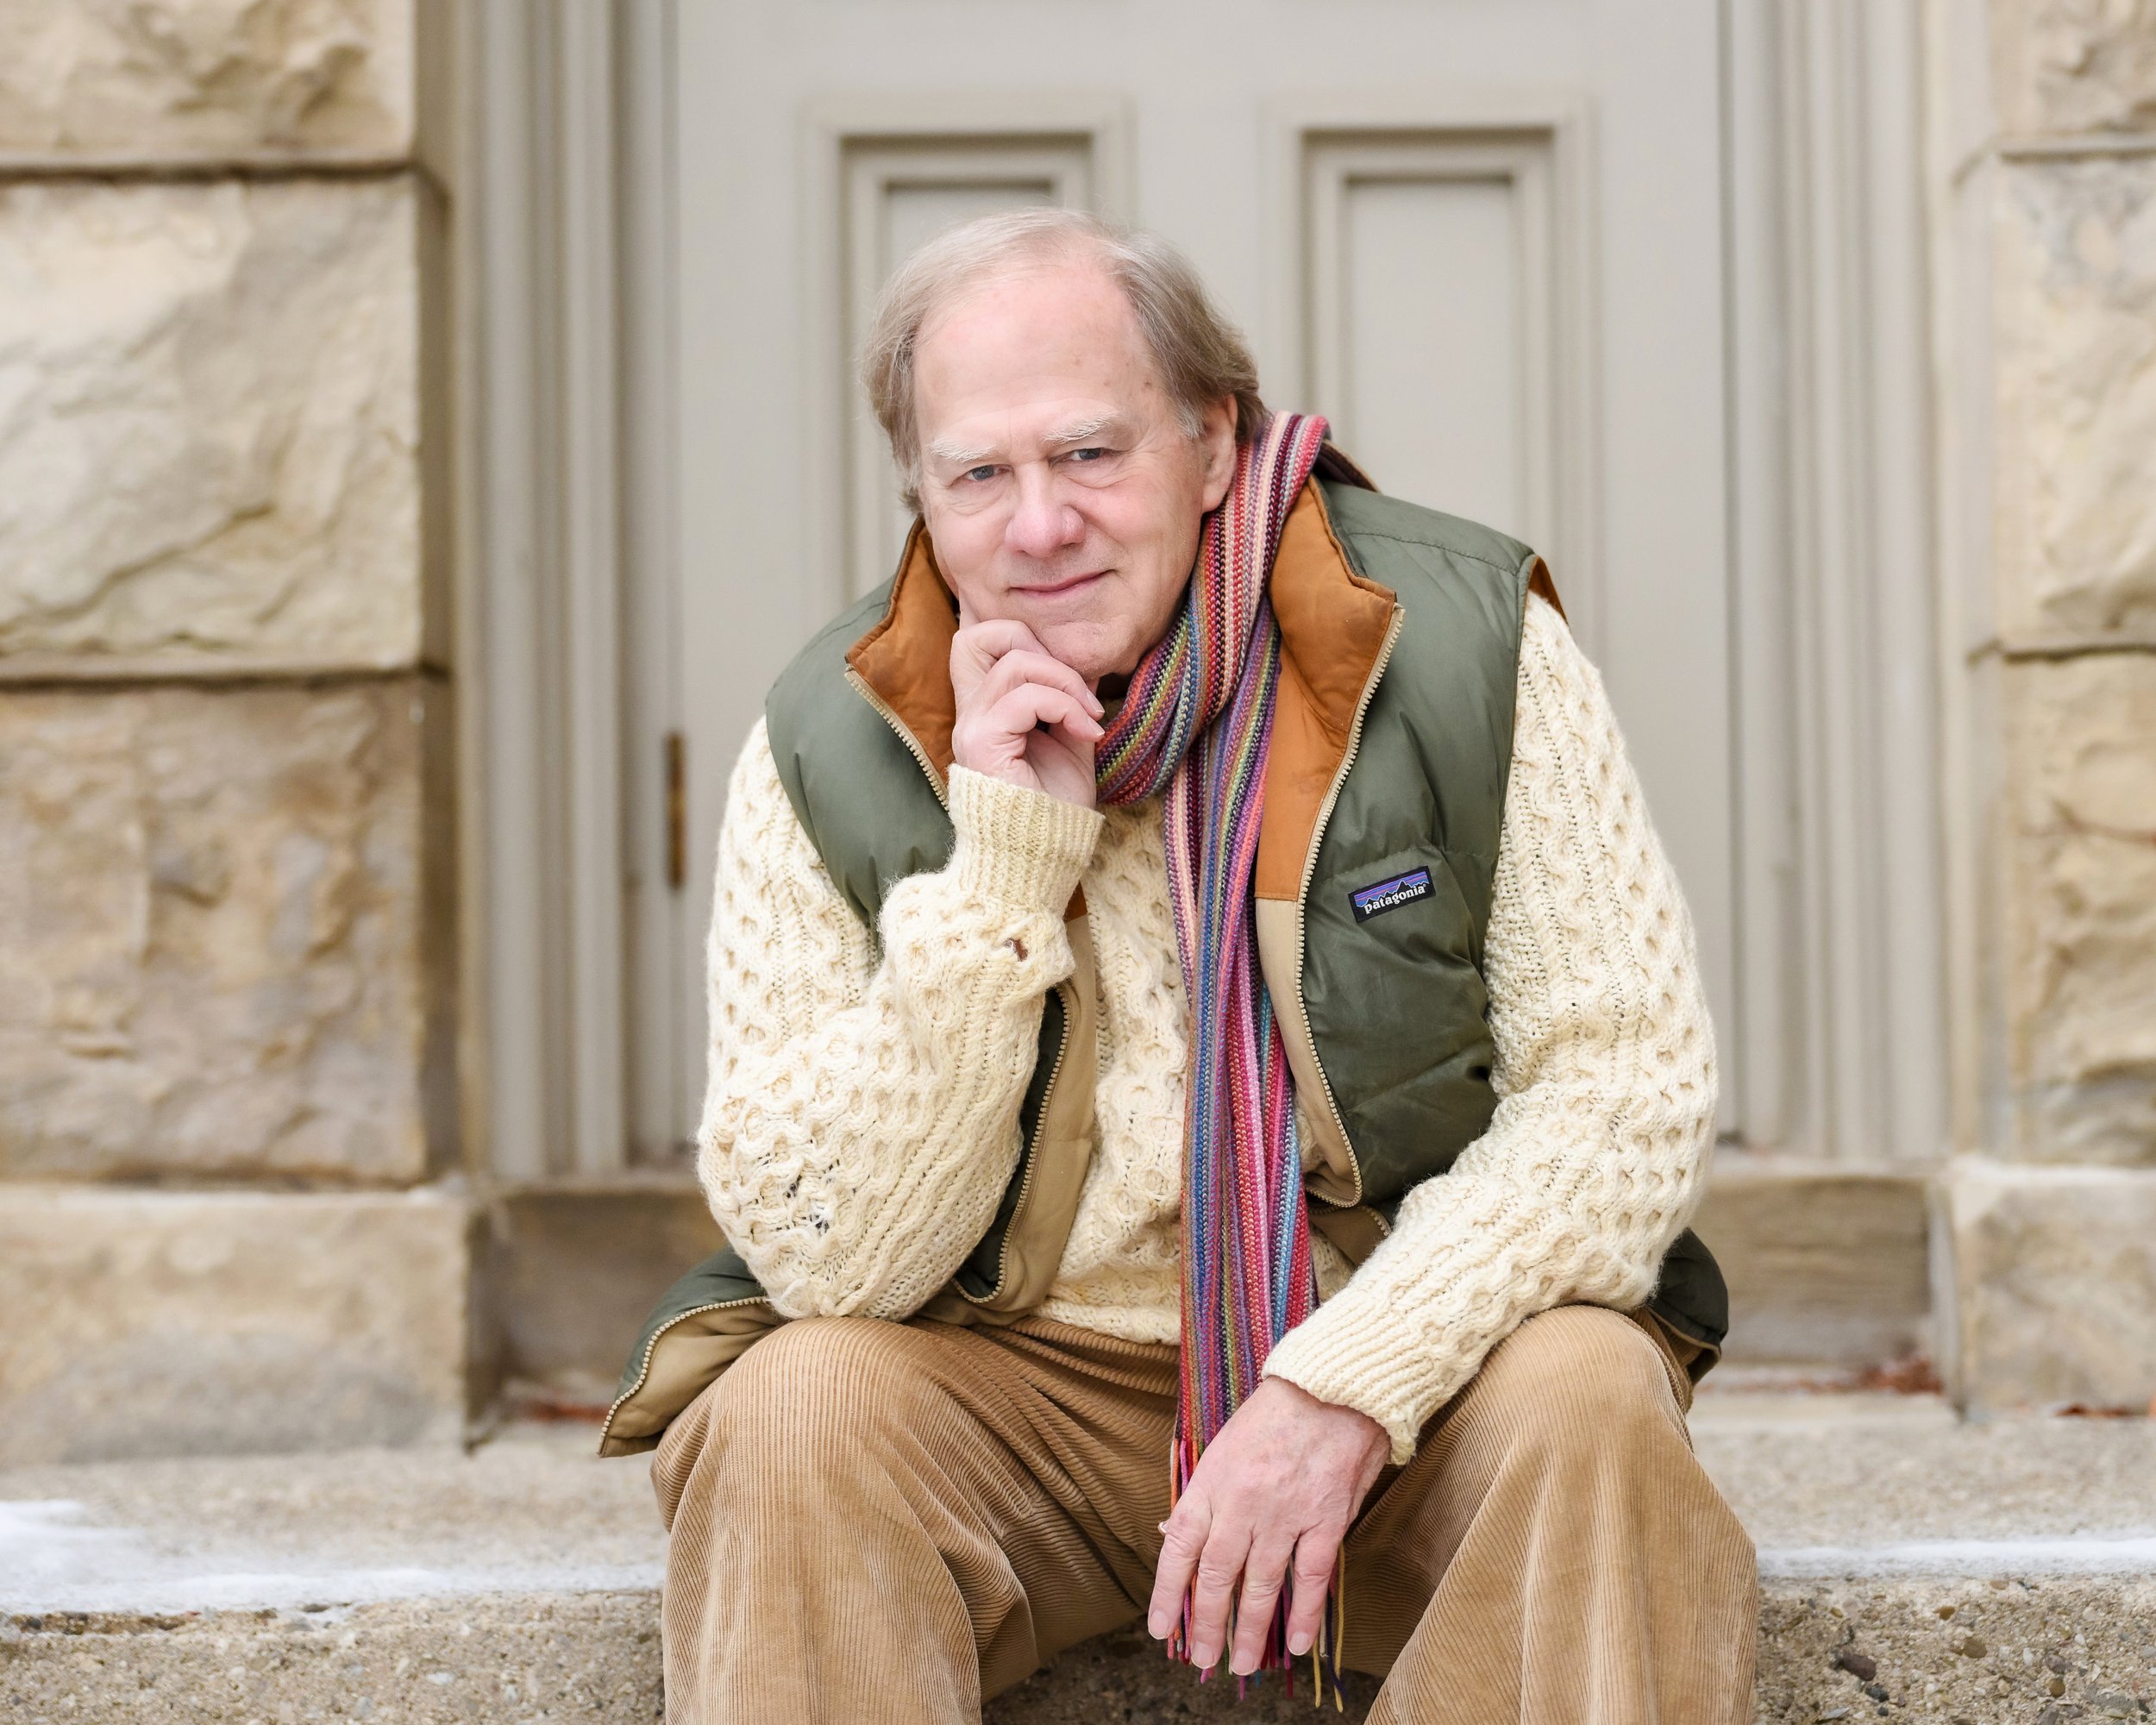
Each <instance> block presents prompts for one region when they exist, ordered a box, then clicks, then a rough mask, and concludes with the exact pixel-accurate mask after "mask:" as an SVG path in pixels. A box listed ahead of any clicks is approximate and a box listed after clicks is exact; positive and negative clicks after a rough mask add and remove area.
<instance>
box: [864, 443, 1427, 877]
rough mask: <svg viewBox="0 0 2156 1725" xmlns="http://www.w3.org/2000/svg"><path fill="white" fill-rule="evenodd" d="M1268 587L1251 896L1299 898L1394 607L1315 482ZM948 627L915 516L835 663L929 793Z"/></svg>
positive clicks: (946, 735) (947, 717)
mask: <svg viewBox="0 0 2156 1725" xmlns="http://www.w3.org/2000/svg"><path fill="white" fill-rule="evenodd" d="M1341 464H1342V465H1343V466H1345V465H1346V464H1345V462H1344V458H1343V461H1342V463H1341ZM1348 472H1349V473H1350V474H1353V479H1360V477H1361V476H1360V474H1354V473H1353V470H1352V468H1349V469H1348ZM1345 476H1346V475H1343V477H1345ZM1351 482H1352V480H1351ZM1363 484H1365V485H1367V484H1368V481H1367V480H1363ZM1268 591H1269V593H1270V596H1271V598H1272V601H1273V614H1274V616H1275V618H1276V619H1277V620H1278V622H1279V624H1280V639H1281V680H1280V691H1279V697H1278V700H1277V702H1276V705H1275V710H1274V717H1273V740H1272V749H1271V754H1270V758H1269V761H1268V762H1267V764H1266V769H1265V812H1264V815H1263V825H1261V827H1260V829H1259V832H1258V852H1257V896H1258V897H1260V898H1274V899H1292V898H1295V897H1297V896H1299V895H1300V888H1301V882H1302V875H1303V865H1304V862H1305V860H1306V858H1307V853H1308V850H1309V848H1310V844H1311V841H1312V839H1313V837H1314V835H1315V833H1316V831H1317V828H1318V825H1319V819H1320V817H1321V815H1322V814H1323V812H1324V806H1325V803H1326V800H1327V799H1328V797H1329V796H1330V795H1331V793H1332V785H1333V781H1334V780H1335V778H1336V777H1337V776H1338V774H1339V770H1340V767H1341V764H1342V763H1343V762H1344V761H1345V759H1346V758H1347V753H1348V750H1349V747H1350V746H1351V738H1352V734H1353V731H1354V728H1355V721H1356V717H1357V713H1358V712H1360V710H1361V707H1362V704H1363V696H1364V694H1365V693H1366V691H1367V689H1368V687H1369V683H1370V681H1371V679H1372V677H1373V676H1374V675H1375V674H1376V671H1377V670H1378V668H1379V667H1380V662H1381V661H1382V658H1383V656H1384V653H1385V648H1386V643H1387V642H1388V638H1389V637H1390V635H1391V632H1392V626H1393V616H1394V612H1395V602H1394V597H1393V593H1392V590H1391V589H1390V588H1388V587H1384V586H1379V585H1378V583H1376V581H1373V580H1367V579H1366V578H1364V577H1363V576H1362V575H1360V574H1357V573H1356V572H1355V568H1354V566H1353V565H1352V564H1351V562H1350V561H1348V555H1347V552H1346V550H1345V549H1344V548H1343V547H1342V545H1341V543H1340V541H1339V537H1338V535H1337V534H1336V533H1335V532H1334V531H1333V529H1332V516H1331V515H1330V513H1329V512H1328V511H1327V510H1326V504H1325V493H1324V492H1323V491H1322V490H1321V489H1320V488H1319V486H1317V485H1316V484H1315V483H1314V482H1312V483H1307V484H1306V485H1305V486H1303V488H1302V491H1301V492H1300V495H1299V496H1298V497H1297V498H1296V499H1295V502H1294V506H1293V507H1292V508H1291V509H1290V510H1289V511H1288V524H1287V526H1286V527H1285V528H1284V529H1283V530H1282V534H1281V542H1280V549H1279V551H1278V552H1277V554H1276V555H1275V557H1274V559H1273V568H1272V574H1271V577H1270V580H1269V586H1268ZM957 632H958V603H957V601H956V599H953V598H952V596H951V592H950V586H948V585H947V584H946V583H945V581H944V580H943V571H942V570H941V569H940V568H938V567H937V561H936V547H935V543H934V542H933V541H932V540H931V538H930V536H929V532H928V525H927V524H926V523H925V522H924V521H921V520H919V519H916V520H915V522H914V524H913V529H912V532H911V533H909V534H908V535H907V536H906V549H905V550H904V551H903V552H901V553H900V555H899V568H898V573H897V574H896V575H894V576H893V579H892V583H891V599H890V602H889V603H888V605H886V606H885V608H884V613H883V616H882V617H881V618H879V619H878V620H877V622H876V624H875V625H874V627H873V628H872V629H870V630H868V633H867V634H865V635H863V636H862V637H861V638H860V639H859V640H858V641H856V642H855V643H854V644H853V646H852V647H851V648H850V649H848V651H847V654H846V662H847V664H848V665H849V667H850V668H852V670H853V672H854V674H856V676H858V677H859V678H860V679H861V681H862V683H863V684H864V685H865V686H866V687H867V688H868V691H869V692H870V693H872V694H873V695H874V698H875V699H876V700H878V701H879V702H881V704H882V705H883V706H885V707H886V708H887V709H888V711H889V712H890V714H891V716H892V717H893V718H894V719H895V720H896V721H897V722H898V723H899V724H901V725H902V726H904V727H905V729H906V731H908V732H909V733H910V734H911V737H912V741H913V743H915V744H916V745H917V751H918V754H919V755H920V756H921V757H922V759H923V762H924V764H927V765H931V766H932V767H933V768H934V770H935V777H936V779H937V789H938V791H942V790H943V788H944V787H945V786H946V785H947V784H948V781H949V780H950V767H951V743H950V737H951V727H952V725H953V724H954V723H955V722H956V717H957V711H956V699H955V697H954V696H953V694H952V693H951V686H950V643H951V637H953V636H954V635H956V633H957Z"/></svg>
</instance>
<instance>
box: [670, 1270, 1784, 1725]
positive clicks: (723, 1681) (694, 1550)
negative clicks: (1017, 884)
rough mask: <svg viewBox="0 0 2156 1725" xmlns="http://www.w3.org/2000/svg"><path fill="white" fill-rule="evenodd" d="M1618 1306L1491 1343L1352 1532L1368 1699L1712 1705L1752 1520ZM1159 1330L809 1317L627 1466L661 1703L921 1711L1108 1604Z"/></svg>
mask: <svg viewBox="0 0 2156 1725" xmlns="http://www.w3.org/2000/svg"><path fill="white" fill-rule="evenodd" d="M1690 1399H1691V1397H1690V1386H1689V1381H1688V1380H1687V1378H1686V1377H1685V1376H1684V1373H1683V1370H1682V1368H1681V1366H1680V1365H1679V1364H1678V1361H1677V1357H1676V1355H1675V1354H1674V1353H1673V1352H1671V1349H1670V1344H1669V1342H1668V1340H1667V1339H1665V1338H1664V1337H1663V1336H1662V1335H1661V1333H1660V1332H1659V1330H1658V1328H1656V1327H1654V1326H1652V1325H1651V1322H1648V1321H1634V1320H1632V1319H1629V1318H1626V1317H1625V1316H1622V1315H1620V1314H1617V1313H1614V1312H1611V1311H1608V1310H1606V1309H1603V1308H1596V1307H1587V1306H1564V1307H1559V1308H1557V1309H1556V1310H1554V1311H1551V1312H1545V1313H1544V1314H1541V1315H1540V1316H1539V1317H1535V1318H1531V1319H1529V1320H1527V1321H1526V1323H1525V1324H1523V1325H1521V1326H1520V1328H1519V1329H1518V1330H1517V1331H1515V1332H1514V1333H1513V1334H1512V1335H1511V1336H1510V1337H1509V1338H1507V1339H1506V1340H1505V1341H1503V1342H1501V1344H1499V1346H1497V1347H1496V1348H1495V1350H1493V1351H1492V1352H1491V1353H1490V1355H1489V1358H1488V1359H1487V1360H1486V1361H1485V1362H1484V1364H1483V1366H1482V1371H1480V1372H1479V1373H1478V1374H1477V1375H1476V1377H1475V1379H1474V1380H1473V1382H1471V1383H1470V1384H1469V1385H1468V1386H1467V1388H1466V1389H1463V1390H1462V1391H1461V1392H1460V1394H1459V1395H1458V1396H1456V1397H1454V1398H1453V1400H1452V1401H1451V1402H1449V1403H1447V1404H1446V1405H1445V1407H1444V1408H1441V1409H1440V1410H1439V1411H1438V1414H1437V1415H1436V1416H1435V1418H1433V1419H1432V1421H1431V1422H1430V1424H1429V1425H1428V1426H1427V1427H1425V1429H1424V1431H1423V1433H1422V1436H1421V1441H1420V1448H1419V1450H1418V1452H1417V1453H1416V1454H1415V1456H1414V1458H1413V1459H1412V1460H1411V1461H1410V1462H1409V1463H1408V1464H1407V1466H1406V1467H1404V1468H1388V1469H1387V1470H1386V1471H1385V1472H1384V1473H1383V1474H1382V1475H1381V1476H1380V1477H1379V1478H1378V1481H1377V1483H1376V1485H1375V1486H1374V1487H1373V1488H1372V1490H1371V1492H1370V1496H1369V1501H1368V1502H1367V1503H1366V1504H1365V1506H1364V1508H1363V1513H1362V1515H1361V1516H1360V1517H1359V1518H1358V1519H1357V1522H1356V1524H1355V1526H1354V1527H1353V1529H1352V1530H1351V1533H1350V1534H1349V1536H1348V1541H1347V1554H1348V1567H1347V1595H1346V1608H1347V1634H1346V1641H1345V1646H1344V1655H1345V1657H1344V1664H1346V1665H1348V1666H1350V1667H1351V1668H1352V1669H1355V1670H1358V1671H1364V1672H1373V1673H1377V1674H1389V1675H1388V1676H1387V1680H1386V1682H1385V1684H1384V1687H1383V1689H1382V1691H1380V1692H1379V1695H1378V1698H1377V1701H1376V1706H1375V1709H1374V1710H1373V1711H1372V1713H1371V1714H1370V1718H1371V1719H1372V1721H1374V1722H1376V1721H1382V1722H1387V1725H1395V1722H1397V1725H1407V1722H1413V1725H1438V1722H1448V1725H1449V1722H1454V1721H1457V1722H1462V1725H1466V1722H1473V1725H1489V1722H1492V1721H1497V1720H1504V1721H1514V1720H1517V1721H1520V1722H1523V1725H1544V1722H1559V1721H1563V1722H1578V1725H1690V1722H1699V1725H1710V1722H1711V1725H1738V1722H1741V1721H1744V1720H1747V1719H1749V1718H1750V1716H1751V1712H1750V1706H1751V1694H1752V1646H1753V1636H1754V1633H1755V1626H1756V1623H1757V1621H1758V1618H1757V1609H1758V1608H1757V1602H1756V1584H1755V1579H1754V1566H1753V1553H1752V1542H1751V1540H1749V1539H1748V1538H1747V1537H1746V1536H1745V1532H1744V1529H1743V1528H1742V1527H1740V1526H1739V1524H1738V1521H1737V1519H1736V1517H1735V1516H1734V1515H1733V1514H1732V1513H1731V1511H1730V1509H1729V1508H1728V1506H1727V1504H1726V1503H1724V1502H1722V1499H1721V1497H1720V1495H1719V1494H1718V1493H1717V1492H1716V1491H1715V1490H1714V1485H1713V1484H1712V1483H1711V1482H1710V1481H1709V1480H1708V1477H1707V1475H1706V1473H1705V1472H1704V1471H1703V1470H1702V1468H1701V1467H1700V1465H1699V1464H1698V1462H1697V1461H1696V1460H1695V1459H1694V1458H1693V1455H1692V1449H1691V1443H1690V1440H1689V1437H1688V1436H1687V1434H1686V1432H1685V1427H1684V1414H1685V1411H1686V1409H1687V1408H1688V1407H1689V1402H1690ZM1174 1421H1175V1349H1174V1348H1173V1347H1165V1346H1154V1345H1148V1344H1142V1343H1133V1342H1119V1341H1114V1340H1111V1339H1107V1338H1105V1337H1102V1336H1099V1335H1095V1334H1094V1333H1091V1332H1090V1331H1086V1330H1080V1329H1075V1328H1072V1327H1069V1326H1068V1325H1063V1324H1056V1323H1050V1322H1048V1321H1046V1320H1038V1319H1036V1320H1027V1321H1026V1322H1024V1323H1021V1324H1018V1325H1017V1326H1014V1327H1011V1328H1007V1329H993V1328H985V1327H984V1328H979V1329H965V1328H958V1327H952V1326H950V1325H946V1324H937V1323H928V1322H921V1321H918V1320H917V1321H913V1322H908V1323H902V1324H899V1323H889V1322H884V1321H880V1320H873V1319H862V1318H815V1319H806V1320H799V1321H797V1322H794V1323H791V1324H787V1325H786V1326H784V1327H781V1328H780V1329H778V1330H776V1331H774V1333H772V1334H770V1335H769V1336H768V1337H766V1338H764V1339H762V1340H761V1341H759V1342H757V1343H756V1345H755V1346H754V1347H752V1348H750V1349H749V1352H747V1353H746V1354H744V1355H743V1357H742V1358H740V1360H739V1361H737V1362H736V1364H735V1365H734V1366H733V1368H732V1369H731V1370H730V1371H728V1372H727V1373H726V1374H725V1375H724V1377H721V1378H720V1379H719V1380H718V1383H714V1384H713V1385H712V1386H711V1388H710V1389H707V1390H706V1391H705V1393H704V1394H703V1395H702V1396H699V1398H698V1399H697V1400H696V1402H694V1403H693V1405H692V1406H691V1407H690V1408H688V1409H687V1410H686V1412H685V1413H684V1414H683V1415H681V1417H680V1419H678V1420H677V1421H675V1422H674V1425H673V1427H671V1428H670V1429H669V1430H668V1432H667V1435H666V1438H665V1440H664V1441H663V1442H662V1443H661V1445H660V1447H659V1449H658V1452H657V1453H656V1454H655V1457H654V1458H653V1465H652V1478H653V1482H654V1484H655V1487H656V1489H657V1490H658V1494H659V1500H660V1507H661V1510H662V1511H663V1513H664V1514H665V1515H666V1517H667V1525H668V1527H670V1528H671V1530H672V1533H673V1541H672V1545H671V1546H670V1548H669V1553H668V1559H667V1583H666V1600H665V1612H664V1622H663V1644H664V1652H665V1664H666V1694H667V1719H668V1720H669V1721H670V1722H673V1725H749V1722H751V1721H754V1722H758V1725H811V1722H814V1725H855V1722H868V1721H877V1722H890V1725H916V1722H918V1725H928V1722H937V1725H947V1722H958V1721H973V1720H977V1719H978V1718H979V1717H980V1713H981V1702H982V1700H983V1699H984V1697H988V1696H992V1695H994V1694H995V1693H996V1692H998V1691H1000V1690H1002V1689H1005V1688H1007V1687H1008V1686H1009V1685H1011V1684H1014V1683H1017V1682H1018V1681H1019V1680H1020V1679H1021V1678H1025V1677H1026V1676H1028V1675H1029V1674H1031V1672H1033V1671H1034V1670H1035V1669H1036V1668H1037V1667H1038V1666H1039V1665H1041V1664H1042V1663H1043V1662H1044V1661H1045V1660H1046V1659H1049V1658H1050V1657H1051V1656H1052V1655H1054V1654H1055V1653H1057V1652H1059V1651H1060V1650H1061V1649H1062V1648H1064V1647H1070V1646H1072V1645H1073V1644H1075V1643H1076V1642H1078V1641H1081V1640H1085V1639H1086V1638H1087V1637H1089V1636H1092V1635H1095V1634H1100V1633H1101V1632H1103V1631H1105V1630H1107V1629H1111V1628H1115V1627H1117V1626H1118V1625H1119V1624H1123V1623H1126V1622H1131V1620H1132V1619H1134V1618H1136V1617H1137V1616H1138V1615H1140V1613H1141V1611H1142V1609H1143V1608H1144V1603H1145V1601H1146V1599H1147V1597H1148V1596H1149V1595H1150V1592H1151V1590H1152V1580H1153V1566H1154V1563H1155V1561H1156V1559H1157V1557H1158V1555H1159V1551H1160V1537H1161V1536H1160V1534H1159V1531H1158V1524H1159V1523H1160V1521H1162V1520H1163V1517H1165V1516H1166V1515H1167V1513H1168V1443H1169V1431H1170V1428H1171V1427H1172V1426H1173V1424H1174Z"/></svg>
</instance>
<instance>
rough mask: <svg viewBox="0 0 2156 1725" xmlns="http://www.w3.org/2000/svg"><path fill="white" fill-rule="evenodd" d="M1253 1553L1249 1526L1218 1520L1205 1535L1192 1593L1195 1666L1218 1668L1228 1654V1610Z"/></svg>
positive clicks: (1191, 1657) (1191, 1628) (1192, 1632)
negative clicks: (1217, 1665) (1246, 1563)
mask: <svg viewBox="0 0 2156 1725" xmlns="http://www.w3.org/2000/svg"><path fill="white" fill-rule="evenodd" d="M1249 1555H1250V1527H1249V1526H1248V1525H1247V1524H1244V1523H1223V1522H1220V1521H1215V1522H1214V1523H1213V1529H1212V1531H1211V1532H1210V1533H1209V1534H1207V1535H1206V1548H1205V1550H1204V1551H1202V1552H1200V1553H1199V1554H1198V1567H1197V1571H1196V1575H1195V1578H1194V1580H1193V1581H1192V1583H1191V1590H1190V1648H1189V1653H1190V1662H1191V1664H1193V1665H1197V1666H1200V1667H1201V1668H1204V1667H1210V1666H1212V1665H1216V1664H1218V1663H1219V1659H1220V1655H1221V1654H1222V1653H1224V1652H1225V1651H1226V1647H1227V1639H1228V1607H1229V1606H1230V1605H1231V1604H1232V1603H1233V1602H1234V1599H1235V1584H1236V1579H1237V1578H1238V1577H1239V1576H1240V1575H1241V1574H1242V1573H1243V1564H1244V1559H1246V1558H1247V1557H1248V1556H1249Z"/></svg>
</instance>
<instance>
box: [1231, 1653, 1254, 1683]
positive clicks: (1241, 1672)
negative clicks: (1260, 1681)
mask: <svg viewBox="0 0 2156 1725" xmlns="http://www.w3.org/2000/svg"><path fill="white" fill-rule="evenodd" d="M1234 1669H1235V1674H1236V1676H1238V1677H1248V1676H1249V1675H1250V1673H1251V1672H1254V1671H1256V1670H1257V1660H1256V1659H1252V1658H1251V1657H1250V1655H1249V1654H1248V1653H1243V1654H1240V1655H1238V1657H1237V1659H1236V1661H1235V1667H1234Z"/></svg>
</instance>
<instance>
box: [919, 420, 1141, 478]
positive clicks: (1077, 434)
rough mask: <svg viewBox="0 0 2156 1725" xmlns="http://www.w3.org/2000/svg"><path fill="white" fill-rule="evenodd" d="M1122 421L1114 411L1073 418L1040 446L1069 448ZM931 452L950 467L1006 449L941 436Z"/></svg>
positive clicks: (978, 460) (968, 464)
mask: <svg viewBox="0 0 2156 1725" xmlns="http://www.w3.org/2000/svg"><path fill="white" fill-rule="evenodd" d="M1122 423H1123V422H1122V417H1121V416H1120V415H1119V414H1114V413H1096V414H1094V416H1093V417H1090V418H1087V419H1074V420H1071V421H1070V422H1069V423H1067V424H1065V425H1062V426H1061V427H1059V428H1058V429H1057V430H1055V431H1052V432H1050V434H1049V435H1048V436H1046V437H1044V438H1043V439H1042V440H1041V447H1042V448H1043V449H1069V448H1072V447H1073V446H1074V445H1076V444H1080V443H1083V442H1086V441H1087V439H1088V438H1092V437H1098V436H1100V434H1101V433H1102V432H1103V431H1106V430H1114V429H1119V427H1120V426H1121V424H1122ZM928 453H929V455H930V456H931V459H933V460H935V461H942V462H943V463H945V464H946V465H948V466H950V467H975V466H978V465H979V464H980V463H981V462H982V461H987V460H988V459H989V458H990V457H991V456H993V455H1001V454H1002V453H1003V452H1002V450H1001V449H1000V448H998V447H997V446H996V445H995V444H993V443H954V442H951V441H950V439H948V438H943V437H938V438H936V439H934V440H932V441H931V442H930V444H929V446H928Z"/></svg>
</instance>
